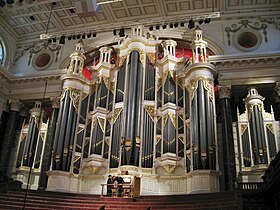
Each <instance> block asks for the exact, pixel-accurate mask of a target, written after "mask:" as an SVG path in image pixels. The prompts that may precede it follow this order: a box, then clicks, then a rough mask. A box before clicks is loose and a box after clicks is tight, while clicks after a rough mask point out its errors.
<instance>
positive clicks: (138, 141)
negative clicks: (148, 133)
mask: <svg viewBox="0 0 280 210" xmlns="http://www.w3.org/2000/svg"><path fill="white" fill-rule="evenodd" d="M140 144H141V138H140V136H136V138H135V146H136V147H137V148H140Z"/></svg>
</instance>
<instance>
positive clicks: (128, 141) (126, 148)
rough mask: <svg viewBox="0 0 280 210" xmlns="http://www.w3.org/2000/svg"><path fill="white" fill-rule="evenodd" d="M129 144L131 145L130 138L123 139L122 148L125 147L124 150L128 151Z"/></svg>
mask: <svg viewBox="0 0 280 210" xmlns="http://www.w3.org/2000/svg"><path fill="white" fill-rule="evenodd" d="M131 145H132V141H131V139H128V138H127V139H126V140H125V141H124V148H125V150H126V151H129V150H130V149H131Z"/></svg>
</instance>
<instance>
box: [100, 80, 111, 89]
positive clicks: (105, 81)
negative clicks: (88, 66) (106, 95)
mask: <svg viewBox="0 0 280 210" xmlns="http://www.w3.org/2000/svg"><path fill="white" fill-rule="evenodd" d="M102 79H103V81H104V84H105V86H106V88H107V90H110V82H109V78H108V77H102Z"/></svg>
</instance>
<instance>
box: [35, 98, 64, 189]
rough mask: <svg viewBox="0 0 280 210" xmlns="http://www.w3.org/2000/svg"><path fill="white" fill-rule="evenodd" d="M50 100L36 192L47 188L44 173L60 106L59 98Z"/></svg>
mask: <svg viewBox="0 0 280 210" xmlns="http://www.w3.org/2000/svg"><path fill="white" fill-rule="evenodd" d="M50 100H51V102H52V115H51V117H50V119H49V124H48V131H47V137H46V142H45V149H44V153H43V159H42V165H41V174H40V178H39V187H38V190H45V189H46V188H47V183H48V176H47V174H46V172H47V171H49V170H50V165H51V156H52V150H53V143H54V135H55V129H56V122H57V118H58V112H59V105H60V97H51V98H50Z"/></svg>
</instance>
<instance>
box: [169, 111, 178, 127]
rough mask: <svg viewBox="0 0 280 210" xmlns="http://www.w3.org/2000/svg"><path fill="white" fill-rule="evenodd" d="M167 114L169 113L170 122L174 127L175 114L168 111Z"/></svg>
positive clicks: (175, 124)
mask: <svg viewBox="0 0 280 210" xmlns="http://www.w3.org/2000/svg"><path fill="white" fill-rule="evenodd" d="M168 115H169V117H170V119H171V122H172V124H173V126H174V127H175V128H176V127H177V123H176V115H175V114H171V113H169V114H168Z"/></svg>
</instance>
